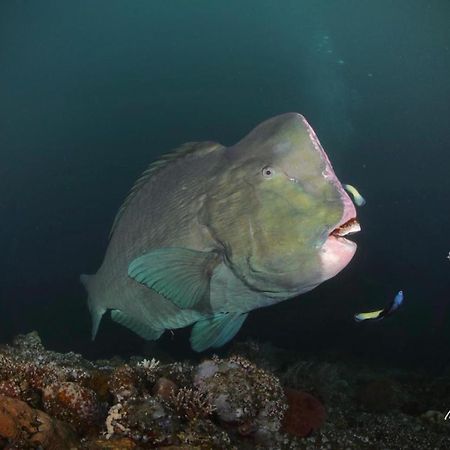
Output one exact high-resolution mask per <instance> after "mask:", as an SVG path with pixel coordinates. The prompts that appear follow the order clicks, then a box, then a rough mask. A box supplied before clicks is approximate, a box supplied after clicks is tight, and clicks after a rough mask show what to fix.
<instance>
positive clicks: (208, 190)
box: [81, 113, 360, 351]
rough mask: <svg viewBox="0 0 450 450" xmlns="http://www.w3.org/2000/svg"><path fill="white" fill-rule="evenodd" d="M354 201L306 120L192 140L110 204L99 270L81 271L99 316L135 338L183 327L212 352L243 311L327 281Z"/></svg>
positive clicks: (345, 248)
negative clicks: (221, 140) (233, 137)
mask: <svg viewBox="0 0 450 450" xmlns="http://www.w3.org/2000/svg"><path fill="white" fill-rule="evenodd" d="M359 230H360V226H359V223H358V221H357V220H356V211H355V207H354V205H353V203H352V201H351V199H350V197H349V196H348V194H347V193H346V192H345V190H344V189H343V186H342V184H341V183H340V181H339V180H338V178H337V177H336V175H335V173H334V170H333V168H332V166H331V163H330V161H329V159H328V157H327V155H326V153H325V151H324V150H323V148H322V146H321V144H320V142H319V140H318V139H317V137H316V135H315V133H314V131H313V129H312V128H311V126H310V125H309V124H308V122H307V121H306V119H305V118H304V117H303V116H302V115H300V114H297V113H287V114H282V115H279V116H276V117H273V118H272V119H269V120H267V121H265V122H263V123H261V124H260V125H259V126H257V127H256V128H255V129H253V130H252V131H251V132H250V133H249V134H248V135H247V136H246V137H244V138H243V139H242V140H241V141H239V142H238V143H237V144H235V145H233V146H231V147H224V146H223V145H221V144H218V143H215V142H191V143H187V144H184V145H183V146H181V147H180V148H179V149H177V150H175V151H174V152H172V153H169V154H167V155H165V156H163V157H162V158H160V159H159V160H157V161H155V162H154V163H152V164H151V165H150V166H149V168H148V169H147V170H146V171H145V172H144V174H143V175H142V177H141V178H139V180H138V181H137V182H136V184H135V186H134V187H133V189H132V191H131V193H130V194H129V196H128V197H127V199H126V200H125V202H124V204H123V205H122V207H121V208H120V210H119V212H118V214H117V217H116V219H115V221H114V224H113V228H112V231H111V238H110V242H109V246H108V248H107V251H106V255H105V258H104V261H103V264H102V266H101V267H100V269H99V270H98V272H97V273H96V274H95V275H92V276H88V275H82V276H81V281H82V282H83V284H84V285H85V287H86V289H87V291H88V305H89V309H90V312H91V315H92V324H93V326H92V337H93V338H94V337H95V335H96V333H97V330H98V326H99V323H100V320H101V318H102V315H103V314H104V313H105V312H106V311H107V310H111V317H112V319H113V320H115V321H116V322H118V323H120V324H122V325H124V326H126V327H128V328H130V329H131V330H133V331H134V332H135V333H137V334H138V335H140V336H142V337H143V338H145V339H149V340H154V339H158V338H159V337H160V336H161V334H162V333H163V332H164V331H165V330H171V329H176V328H182V327H186V326H189V325H192V324H193V327H192V332H191V338H190V342H191V346H192V348H193V349H194V350H196V351H203V350H205V349H207V348H209V347H220V346H222V345H224V344H225V343H226V342H228V341H229V340H230V339H232V338H233V336H234V335H235V334H236V333H237V332H238V331H239V329H240V327H241V326H242V324H243V322H244V321H245V319H246V317H247V315H248V313H249V312H250V311H252V310H253V309H256V308H261V307H264V306H270V305H273V304H275V303H278V302H281V301H283V300H286V299H289V298H291V297H295V296H297V295H299V294H302V293H304V292H307V291H309V290H311V289H313V288H315V287H316V286H318V285H319V284H320V283H322V282H323V281H325V280H327V279H329V278H331V277H334V276H335V275H336V274H337V273H338V272H340V271H341V270H342V269H343V268H344V267H345V266H346V265H347V264H348V263H349V262H350V260H351V259H352V257H353V255H354V253H355V251H356V244H355V243H354V242H352V241H350V240H348V239H346V238H345V237H344V236H346V235H347V234H350V233H353V232H357V231H359Z"/></svg>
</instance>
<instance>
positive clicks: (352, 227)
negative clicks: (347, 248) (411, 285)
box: [329, 217, 361, 241]
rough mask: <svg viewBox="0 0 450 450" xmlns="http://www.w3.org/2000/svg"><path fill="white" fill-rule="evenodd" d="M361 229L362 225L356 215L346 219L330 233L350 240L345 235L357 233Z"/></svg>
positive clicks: (338, 237)
mask: <svg viewBox="0 0 450 450" xmlns="http://www.w3.org/2000/svg"><path fill="white" fill-rule="evenodd" d="M359 231H361V225H360V224H359V222H358V220H357V219H356V217H352V218H350V219H348V220H346V221H345V222H344V223H342V224H340V225H338V226H337V227H336V228H335V229H334V230H333V231H332V232H331V233H330V234H329V235H330V236H334V237H335V238H337V239H339V240H341V239H343V240H345V241H348V239H347V238H345V237H344V236H349V235H351V234H355V233H358V232H359Z"/></svg>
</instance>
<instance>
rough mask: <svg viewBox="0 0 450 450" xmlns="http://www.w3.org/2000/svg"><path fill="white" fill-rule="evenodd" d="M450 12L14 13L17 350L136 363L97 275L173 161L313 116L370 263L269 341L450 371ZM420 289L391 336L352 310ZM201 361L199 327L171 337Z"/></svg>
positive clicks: (337, 4)
mask: <svg viewBox="0 0 450 450" xmlns="http://www.w3.org/2000/svg"><path fill="white" fill-rule="evenodd" d="M449 23H450V3H449V2H448V1H447V0H442V1H439V0H435V1H431V2H424V1H421V0H395V1H394V0H391V1H388V0H380V1H377V2H372V1H366V0H341V1H325V0H323V1H318V0H310V1H299V0H296V1H287V0H286V1H282V2H280V1H268V0H264V1H260V0H258V1H256V0H255V1H246V2H238V1H227V2H223V1H213V0H210V1H206V0H204V1H196V2H187V1H181V0H179V1H170V2H169V1H154V0H152V1H141V0H134V1H133V2H124V1H119V0H95V1H88V0H82V1H77V2H74V1H68V0H65V1H64V0H54V1H51V0H42V1H40V2H34V1H27V0H21V1H19V0H17V1H13V0H3V1H2V2H1V3H0V156H1V164H0V180H1V190H0V192H1V194H0V217H1V227H0V230H1V233H0V249H1V258H0V264H1V267H0V268H1V274H2V277H1V283H0V312H1V317H0V339H1V340H2V341H3V340H6V339H9V338H10V337H12V336H13V335H15V334H17V333H19V332H26V331H30V330H33V329H36V330H38V331H39V333H40V334H41V335H42V337H43V339H44V341H45V342H46V343H47V345H48V346H49V347H52V348H55V349H59V350H75V351H82V352H84V353H85V354H87V355H90V356H95V355H102V354H105V353H108V352H109V353H112V352H122V353H124V354H129V353H139V351H141V350H142V348H143V341H142V340H141V339H140V338H138V337H136V336H134V335H132V334H131V333H130V332H129V331H128V330H126V329H124V328H122V327H120V326H118V325H115V324H112V323H110V322H108V321H105V323H104V324H102V327H101V331H100V334H99V337H98V340H97V341H96V342H95V343H94V344H92V343H91V342H90V340H89V328H90V318H89V313H88V310H87V307H86V304H85V292H84V290H83V289H82V287H81V286H80V284H79V282H78V276H79V274H80V273H93V272H95V271H96V269H97V268H98V266H99V265H100V263H101V260H102V258H103V254H104V251H105V248H106V245H107V239H108V233H109V229H110V226H111V223H112V220H113V217H114V215H115V213H116V210H117V208H118V207H119V205H120V203H121V201H122V199H123V198H124V196H125V195H126V192H127V191H128V189H129V188H130V186H131V185H132V183H133V181H134V180H135V179H136V178H137V177H138V175H139V174H140V172H142V170H143V169H144V168H145V167H146V165H147V164H148V163H149V162H151V161H152V160H154V159H156V158H157V157H158V155H160V154H162V153H164V152H165V151H167V150H168V149H171V148H173V147H176V146H178V145H179V144H181V143H183V142H186V141H191V140H216V141H219V142H221V143H223V144H225V145H230V144H233V143H234V142H236V141H237V140H238V139H240V138H241V137H242V136H243V135H245V134H246V133H247V132H248V131H249V130H250V129H251V128H252V127H253V126H255V125H256V124H257V123H258V122H260V121H262V120H264V119H266V118H269V117H271V116H273V115H276V114H279V113H283V112H287V111H298V112H301V113H302V114H304V115H305V116H306V117H307V118H308V120H309V121H310V123H311V124H312V126H313V127H314V128H315V130H316V132H317V134H318V136H319V138H320V139H321V141H322V144H323V145H324V147H325V149H326V151H327V153H328V154H329V156H330V159H331V161H332V163H333V165H334V167H335V170H336V172H337V174H338V176H339V177H340V179H341V180H342V181H343V182H346V183H351V184H354V185H356V186H357V187H358V188H359V189H360V191H361V192H362V193H363V195H364V196H365V197H366V199H367V205H366V206H365V207H364V208H363V209H361V210H360V213H359V216H360V221H361V224H362V228H363V231H362V233H360V235H359V236H358V237H357V238H356V239H357V241H358V243H359V248H358V252H357V255H356V256H355V258H354V260H353V261H352V262H351V264H350V265H349V266H348V267H347V268H346V269H345V270H344V272H342V273H341V274H340V275H338V276H337V277H336V278H334V279H332V280H330V281H329V282H327V283H325V284H323V285H321V286H320V287H318V288H317V289H316V290H314V291H312V292H311V293H309V294H306V295H304V296H302V297H301V298H298V299H295V300H290V301H288V302H285V303H283V304H280V305H278V306H276V307H272V308H268V309H266V310H259V311H255V312H253V313H252V314H251V316H250V319H249V320H248V321H247V322H246V324H245V325H244V327H243V329H242V331H241V332H240V334H239V336H238V339H243V338H246V337H253V338H257V339H261V340H268V341H271V342H273V343H274V344H276V345H279V346H281V347H288V348H293V349H296V350H299V351H301V352H304V353H306V354H313V355H318V356H322V357H338V358H348V359H353V358H356V359H366V360H369V361H373V362H375V363H379V364H389V365H393V366H396V365H397V366H403V365H416V366H426V367H430V368H432V369H436V370H437V369H439V368H440V367H441V366H442V365H443V364H444V363H445V361H447V360H449V359H450V354H449V352H448V348H449V344H450V293H449V292H450V261H449V260H448V259H446V256H447V254H448V252H449V251H450V239H449V229H450V214H449V203H450V153H449V148H450V131H449V126H448V118H449V116H450V83H449V77H448V74H449V73H450V27H449V26H448V24H449ZM399 289H403V290H404V291H405V296H406V302H405V305H404V308H403V310H402V311H400V312H399V313H398V314H396V315H395V316H393V317H391V318H389V319H386V320H385V321H383V322H379V323H376V324H359V325H358V324H355V323H354V322H353V321H352V316H353V314H354V313H355V312H359V311H364V310H368V309H371V308H377V307H379V306H383V305H384V304H385V303H386V302H388V301H389V300H390V299H391V298H392V297H393V296H394V295H395V293H396V292H397V291H398V290H399ZM162 345H163V347H165V348H166V349H168V351H185V350H186V351H187V349H188V346H187V340H186V333H183V332H177V333H175V336H171V335H170V334H169V333H168V336H166V337H164V338H163V339H162Z"/></svg>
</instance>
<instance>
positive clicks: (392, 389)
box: [0, 332, 450, 450]
mask: <svg viewBox="0 0 450 450" xmlns="http://www.w3.org/2000/svg"><path fill="white" fill-rule="evenodd" d="M236 351H238V353H237V354H236ZM448 381H449V380H448V377H447V378H445V377H444V378H442V379H435V380H433V381H430V382H428V383H426V382H425V381H424V378H421V377H420V376H418V375H414V376H406V375H405V374H402V373H390V372H386V371H384V372H379V373H378V372H374V371H372V370H369V369H361V368H360V367H359V368H356V367H353V366H351V365H349V364H347V365H346V364H344V363H343V362H339V363H333V362H320V361H302V360H300V359H298V356H295V355H293V354H292V353H287V352H283V351H282V350H281V349H275V348H274V347H273V346H270V344H268V345H267V344H261V345H260V344H258V343H257V342H254V341H251V342H247V343H239V344H237V345H235V347H234V349H233V348H232V350H231V353H230V356H229V357H222V358H219V357H218V356H212V357H210V358H209V359H205V360H203V361H202V362H200V363H193V362H189V361H184V362H175V363H171V364H163V363H160V362H158V361H157V360H155V359H144V358H141V357H132V358H131V359H130V360H129V361H128V362H127V363H124V362H122V361H121V360H120V359H119V358H113V359H111V360H100V361H96V362H92V361H87V360H86V359H84V358H82V357H81V356H80V355H77V354H75V353H67V354H61V353H56V352H52V351H49V350H46V349H45V348H44V346H43V345H42V343H41V340H40V338H39V336H38V334H37V333H35V332H33V333H29V334H27V335H22V336H18V337H17V338H16V339H15V340H14V341H13V342H12V344H10V345H3V346H0V448H1V449H9V450H12V449H20V450H27V449H50V450H61V449H66V448H67V449H69V448H70V449H77V450H100V449H112V450H114V449H116V450H118V449H136V450H139V449H143V450H145V449H154V448H158V449H166V450H169V449H170V450H176V449H179V450H181V449H198V450H203V449H204V450H206V449H208V450H209V449H244V450H245V449H267V448H270V449H273V450H277V449H280V450H283V449H333V448H349V449H377V448H390V449H400V448H421V449H424V450H425V449H432V448H450V423H448V422H447V421H446V420H445V417H444V414H443V413H442V411H443V407H444V406H448V404H450V403H448V404H447V403H446V402H450V392H449V391H448V386H449V383H448ZM444 404H445V405H444Z"/></svg>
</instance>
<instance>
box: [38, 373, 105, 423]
mask: <svg viewBox="0 0 450 450" xmlns="http://www.w3.org/2000/svg"><path fill="white" fill-rule="evenodd" d="M42 402H43V405H44V409H45V411H46V412H47V413H48V414H50V415H52V416H54V417H56V418H58V419H61V420H64V421H65V422H69V423H70V424H72V425H73V426H74V427H75V428H76V429H77V430H80V431H81V430H83V431H86V430H88V429H89V428H91V427H92V426H95V425H97V424H98V423H99V420H100V419H101V415H102V414H101V407H100V404H99V402H98V400H97V395H96V394H95V392H94V391H93V390H92V389H89V388H86V387H83V386H80V385H79V384H77V383H73V382H70V381H67V382H62V383H54V384H51V385H50V386H47V387H46V388H45V389H44V390H43V392H42Z"/></svg>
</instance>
